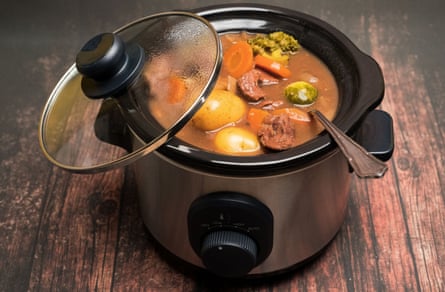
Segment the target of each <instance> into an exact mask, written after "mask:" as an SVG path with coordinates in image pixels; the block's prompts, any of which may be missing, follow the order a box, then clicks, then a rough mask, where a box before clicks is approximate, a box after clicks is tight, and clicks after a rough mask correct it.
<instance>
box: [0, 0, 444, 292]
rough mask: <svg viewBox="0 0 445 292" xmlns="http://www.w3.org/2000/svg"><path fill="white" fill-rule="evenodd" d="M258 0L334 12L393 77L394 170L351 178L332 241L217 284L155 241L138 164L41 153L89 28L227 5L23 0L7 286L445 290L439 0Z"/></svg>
mask: <svg viewBox="0 0 445 292" xmlns="http://www.w3.org/2000/svg"><path fill="white" fill-rule="evenodd" d="M226 2H228V3H236V2H237V1H226ZM258 2H260V3H267V4H274V5H279V6H284V7H288V8H290V9H295V10H302V11H303V12H307V13H310V14H313V15H314V16H317V17H320V18H322V19H324V20H326V21H328V22H329V23H331V24H333V25H334V26H336V27H337V28H339V29H340V30H342V31H343V32H344V33H345V34H346V35H347V36H348V37H350V38H351V39H352V40H353V41H354V43H356V44H357V46H358V47H359V48H361V49H362V50H363V51H365V52H366V53H368V54H370V55H371V56H372V57H373V58H375V59H376V61H377V62H378V63H379V64H380V66H381V68H382V71H383V74H384V77H385V83H386V92H385V99H384V100H383V103H382V105H381V106H380V108H382V109H383V110H385V111H387V112H389V113H390V114H391V115H392V117H393V120H394V131H395V145H396V148H395V151H394V155H393V158H392V159H391V161H390V162H389V171H388V172H387V174H386V175H385V176H384V177H383V178H382V179H377V180H361V179H358V178H354V179H353V183H352V186H351V191H350V200H349V205H348V208H347V214H346V218H345V222H344V225H343V226H342V228H341V229H340V231H339V233H338V234H337V236H336V237H335V239H334V240H333V241H332V243H331V244H330V245H329V246H328V247H327V248H326V249H325V250H324V251H323V252H322V253H321V254H320V256H319V257H317V258H316V259H314V261H312V262H310V263H308V264H307V265H305V266H303V267H301V268H299V269H295V270H293V271H291V272H289V273H286V274H284V275H281V276H278V277H273V278H267V279H260V280H255V281H234V282H229V281H221V280H219V281H218V280H216V279H215V278H213V277H210V276H209V275H207V274H201V273H195V272H194V271H193V270H191V269H188V268H184V267H183V266H182V265H180V264H179V263H177V262H174V261H172V260H171V259H170V257H168V256H167V255H166V254H165V253H164V251H163V250H162V249H161V248H160V247H159V246H158V245H157V244H156V243H155V242H154V240H153V239H152V238H151V237H150V235H149V233H148V231H147V230H146V229H145V227H144V225H143V223H142V219H141V216H140V213H139V209H138V208H139V204H138V199H137V195H136V186H135V185H134V179H133V176H134V174H133V169H132V168H131V167H128V168H123V169H118V170H114V171H109V172H105V173H100V174H95V175H77V174H70V173H68V172H66V171H63V170H61V169H58V168H56V167H54V166H52V165H50V163H49V162H48V161H47V160H46V159H45V158H44V157H43V155H42V154H41V151H40V149H39V145H38V135H37V128H38V121H39V118H40V113H41V110H42V108H43V105H44V102H45V100H46V98H47V96H48V95H49V93H50V92H51V90H52V88H53V87H54V86H55V84H56V82H57V80H58V79H59V78H60V77H61V75H62V74H63V73H64V72H65V70H66V69H67V68H68V67H69V66H70V65H71V63H72V58H73V56H74V55H75V53H76V51H77V50H78V48H79V47H80V46H81V45H82V43H83V42H84V41H85V40H86V39H87V38H88V37H90V36H92V35H94V34H96V33H98V32H102V31H110V30H114V29H115V28H117V27H119V26H120V25H123V24H125V23H127V22H129V21H130V20H132V19H136V18H138V17H141V16H144V15H147V14H151V13H154V12H158V11H163V10H170V9H173V8H178V9H189V8H193V7H199V6H203V5H208V4H214V3H220V2H218V1H207V2H205V3H204V2H201V1H170V0H166V1H137V0H134V1H124V2H122V1H95V2H90V1H83V0H81V1H57V2H56V3H52V2H51V1H48V0H42V1H39V3H38V4H37V3H34V2H33V3H32V4H29V6H27V7H24V4H23V3H19V2H17V1H16V2H12V3H11V5H10V6H9V8H7V9H3V10H2V12H3V14H2V19H3V20H4V23H7V24H8V26H6V25H4V26H1V27H0V30H1V35H2V36H3V38H2V39H1V40H0V50H1V52H2V53H3V54H4V58H2V60H1V64H2V69H1V70H2V71H1V72H2V76H1V77H2V78H0V83H1V85H2V93H3V94H2V95H0V100H1V104H2V107H0V130H1V131H0V139H1V142H2V143H0V234H1V239H2V240H1V241H0V291H261V292H262V291H445V179H444V178H443V174H444V173H445V150H444V149H445V141H444V140H445V138H444V137H445V133H444V132H445V81H444V80H445V58H443V52H444V51H445V35H444V34H443V26H444V25H445V19H444V17H443V11H444V6H445V5H444V4H443V1H439V0H437V1H436V0H434V1H433V0H427V1H421V2H420V1H417V2H413V1H410V2H407V1H401V0H400V1H399V0H397V1H391V2H390V1H379V0H371V1H367V0H356V1H353V3H351V1H346V0H339V1H324V0H311V1H309V0H298V1H290V0H283V1H280V0H273V1H258ZM49 7H51V8H52V9H48V8H49ZM25 8H26V9H25Z"/></svg>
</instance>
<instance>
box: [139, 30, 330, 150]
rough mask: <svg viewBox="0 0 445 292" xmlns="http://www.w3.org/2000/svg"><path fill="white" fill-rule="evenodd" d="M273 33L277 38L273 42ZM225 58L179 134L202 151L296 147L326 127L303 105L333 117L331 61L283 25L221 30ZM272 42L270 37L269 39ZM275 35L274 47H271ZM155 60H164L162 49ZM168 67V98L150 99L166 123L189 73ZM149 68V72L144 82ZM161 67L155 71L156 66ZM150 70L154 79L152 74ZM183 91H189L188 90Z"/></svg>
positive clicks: (157, 115)
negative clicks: (269, 29) (257, 30)
mask: <svg viewBox="0 0 445 292" xmlns="http://www.w3.org/2000/svg"><path fill="white" fill-rule="evenodd" d="M273 37H275V38H279V40H278V41H277V42H275V43H274V42H273ZM221 41H222V46H223V53H224V57H223V66H222V69H221V72H220V75H219V77H218V80H217V83H216V85H215V88H214V89H213V91H212V93H211V94H210V96H209V97H208V98H207V100H206V102H205V103H204V105H203V106H202V108H201V109H200V110H199V111H198V112H197V113H196V114H195V116H194V117H193V118H192V120H191V121H190V122H189V123H188V124H186V125H185V126H184V128H183V129H182V130H181V131H180V132H179V133H178V134H177V137H178V138H180V139H182V140H184V141H185V142H187V143H189V144H192V145H194V146H196V147H199V148H201V149H204V150H206V151H212V152H218V153H222V154H227V155H258V154H264V153H268V152H270V151H281V150H285V149H289V148H292V147H296V146H298V145H300V144H302V143H305V142H307V141H309V140H310V139H313V138H314V137H315V136H317V135H318V134H319V133H320V132H321V131H322V130H323V127H322V126H321V125H320V124H319V123H318V122H316V121H315V120H313V119H311V117H310V115H309V114H308V111H310V110H311V109H317V110H319V111H320V112H322V113H323V114H324V115H325V116H326V117H327V118H328V119H330V120H332V119H333V118H334V117H335V114H336V112H337V106H338V103H339V97H338V89H337V85H336V82H335V78H334V76H333V75H332V73H331V72H330V71H329V69H328V67H327V66H326V65H325V64H324V63H323V62H322V61H321V60H320V59H319V58H318V57H317V56H315V55H314V54H312V53H311V52H309V51H308V50H307V49H305V48H304V47H301V45H299V44H298V41H297V40H295V39H293V38H292V37H291V36H289V35H287V34H284V33H282V32H276V33H274V34H269V35H262V34H250V33H246V32H240V33H228V34H224V35H221ZM270 43H272V45H270ZM277 43H278V45H279V47H274V46H275V45H276V44H277ZM158 62H159V64H160V65H162V63H166V64H168V63H169V62H170V61H169V60H168V59H165V60H164V59H163V58H162V57H160V59H159V60H158ZM153 68H155V69H156V70H157V72H156V73H157V74H158V73H159V70H161V71H162V70H163V69H160V68H170V69H169V70H170V71H168V70H167V71H168V72H166V73H165V74H164V75H162V76H164V77H162V78H167V77H165V76H168V80H169V81H168V82H167V83H166V84H169V86H168V87H169V88H167V89H165V88H164V89H160V91H163V92H167V95H168V96H169V97H168V98H156V99H151V100H150V101H149V108H150V111H151V112H152V114H153V115H154V116H155V117H156V118H157V119H158V121H159V122H160V124H161V125H167V124H169V123H171V122H172V121H170V120H169V115H168V113H169V111H171V110H172V109H174V108H175V107H181V106H182V107H184V103H187V100H185V101H184V100H181V96H184V95H185V92H186V88H187V80H186V79H181V77H180V76H174V74H173V73H172V70H171V66H168V65H166V66H163V67H162V66H157V67H156V66H154V67H153ZM153 73H154V72H146V74H145V76H146V78H147V80H148V82H151V83H156V81H155V80H153V78H154V77H153V76H154V75H156V74H153ZM158 75H159V74H158ZM150 78H151V80H150ZM185 99H186V98H185Z"/></svg>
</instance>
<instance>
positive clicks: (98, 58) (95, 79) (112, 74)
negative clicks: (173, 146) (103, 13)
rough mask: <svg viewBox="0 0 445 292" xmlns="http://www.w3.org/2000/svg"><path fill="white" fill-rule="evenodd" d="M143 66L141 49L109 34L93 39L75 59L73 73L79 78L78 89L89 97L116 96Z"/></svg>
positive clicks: (142, 51)
mask: <svg viewBox="0 0 445 292" xmlns="http://www.w3.org/2000/svg"><path fill="white" fill-rule="evenodd" d="M143 65H144V50H143V49H142V48H141V47H140V46H139V45H137V44H126V43H124V42H123V41H122V39H121V38H120V37H119V36H118V35H116V34H113V33H102V34H99V35H97V36H95V37H93V38H92V39H90V40H89V41H88V42H87V43H86V44H85V45H84V46H83V47H82V49H81V50H80V52H79V53H78V54H77V57H76V67H77V70H78V71H79V72H80V73H81V74H82V75H83V78H82V90H83V92H84V93H85V95H86V96H88V97H90V98H103V97H107V96H116V95H120V94H121V93H122V91H124V90H126V88H127V87H128V86H129V85H130V84H131V82H132V81H133V80H134V79H135V78H136V77H137V76H138V75H139V73H140V71H141V69H142V67H143Z"/></svg>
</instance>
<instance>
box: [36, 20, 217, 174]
mask: <svg viewBox="0 0 445 292" xmlns="http://www.w3.org/2000/svg"><path fill="white" fill-rule="evenodd" d="M221 55H222V50H221V44H220V40H219V37H218V35H217V33H216V31H215V30H214V29H213V28H212V26H211V25H210V24H209V23H208V22H207V21H206V20H205V19H203V18H201V17H199V16H197V15H195V14H192V13H187V12H168V13H160V14H156V15H152V16H148V17H145V18H143V19H140V20H137V21H135V22H133V23H130V24H129V25H127V26H125V27H123V28H121V29H119V30H117V31H116V32H114V33H104V34H100V35H97V36H95V37H94V38H92V39H91V40H89V41H88V42H87V43H86V44H85V45H84V47H82V49H81V50H80V52H79V53H78V55H77V58H76V63H75V64H74V65H73V66H72V67H71V68H70V69H69V70H68V71H67V72H66V73H65V75H64V76H63V77H62V78H61V80H60V81H59V83H58V84H57V85H56V87H55V88H54V90H53V92H52V93H51V95H50V97H49V99H48V102H47V104H46V106H45V109H44V111H43V115H42V119H41V123H40V129H39V130H40V133H39V138H40V145H41V148H42V150H43V152H44V153H45V155H46V156H47V158H48V159H49V160H50V161H51V162H52V163H54V164H55V165H57V166H59V167H61V168H64V169H67V170H70V171H74V172H85V173H90V172H97V171H105V170H108V169H112V168H115V167H119V166H123V165H127V164H129V163H131V162H133V161H135V160H136V159H138V158H140V157H142V156H144V155H146V154H148V153H150V152H152V151H154V150H155V149H156V148H158V147H159V146H161V145H163V144H164V143H165V142H167V141H168V140H169V139H170V138H171V137H173V136H174V135H175V134H176V133H177V132H178V131H179V130H180V129H181V128H182V126H183V125H185V124H186V123H187V121H189V120H190V119H191V117H192V116H193V115H194V114H195V113H196V111H197V110H198V109H199V108H200V107H201V105H202V104H203V103H204V101H205V99H206V97H207V96H208V94H209V93H210V91H211V90H212V88H213V86H214V84H215V82H216V79H217V75H218V74H219V70H220V67H221V60H222V56H221ZM161 112H162V113H165V112H168V113H169V114H168V116H165V114H162V115H161V114H160V113H161Z"/></svg>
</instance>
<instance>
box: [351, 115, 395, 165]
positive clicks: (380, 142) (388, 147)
mask: <svg viewBox="0 0 445 292" xmlns="http://www.w3.org/2000/svg"><path fill="white" fill-rule="evenodd" d="M354 138H355V140H356V141H357V143H359V144H360V145H362V146H363V147H364V148H365V149H366V150H367V151H368V152H369V153H371V154H372V155H374V156H375V157H377V158H378V159H380V160H382V161H388V160H389V159H390V158H391V156H392V153H393V151H394V132H393V121H392V117H391V116H390V115H389V114H388V113H387V112H385V111H382V110H373V111H371V112H370V113H369V114H368V115H367V116H366V118H365V120H364V121H363V122H362V124H361V126H360V128H359V129H358V131H357V132H356V135H355V136H354Z"/></svg>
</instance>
